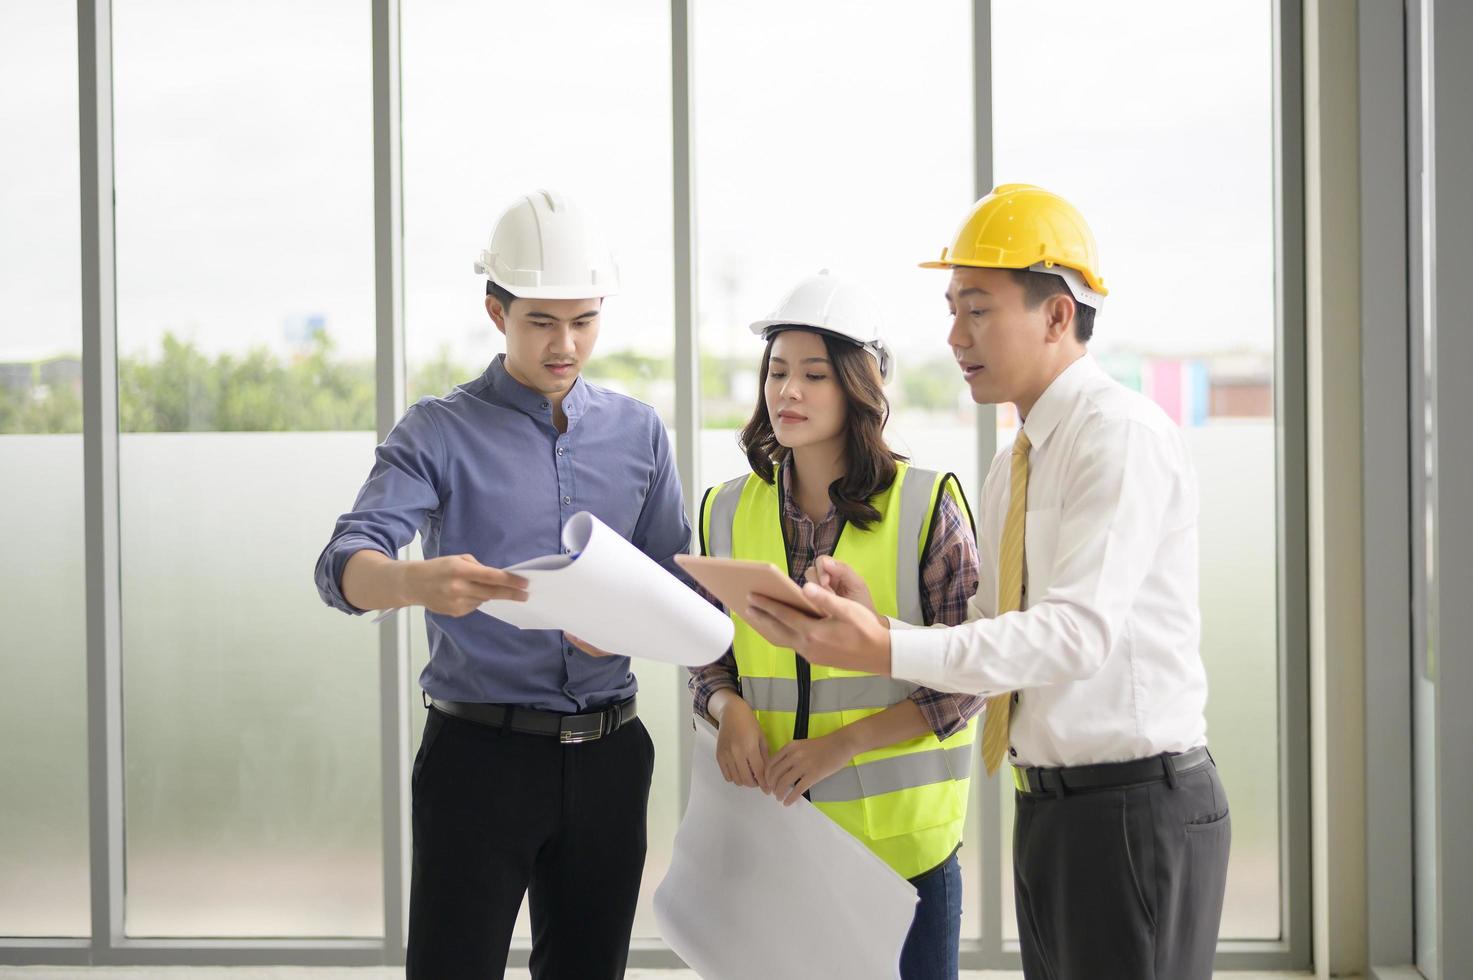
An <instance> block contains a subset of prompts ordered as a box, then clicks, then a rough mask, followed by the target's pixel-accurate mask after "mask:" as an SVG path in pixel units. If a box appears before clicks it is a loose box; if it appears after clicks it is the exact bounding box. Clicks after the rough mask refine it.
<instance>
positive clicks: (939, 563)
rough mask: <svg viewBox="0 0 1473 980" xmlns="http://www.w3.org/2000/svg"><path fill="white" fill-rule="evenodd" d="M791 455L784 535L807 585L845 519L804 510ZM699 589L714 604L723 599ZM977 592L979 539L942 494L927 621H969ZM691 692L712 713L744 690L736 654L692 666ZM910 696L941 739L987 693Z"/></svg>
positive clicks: (925, 575) (701, 709) (929, 560)
mask: <svg viewBox="0 0 1473 980" xmlns="http://www.w3.org/2000/svg"><path fill="white" fill-rule="evenodd" d="M791 468H792V464H791V460H788V461H785V462H784V464H783V467H782V481H783V494H782V500H783V511H782V522H783V534H784V536H785V537H786V539H787V541H788V544H789V551H788V566H789V569H790V571H791V574H792V576H793V581H794V582H797V583H798V584H799V585H802V584H803V582H804V580H805V579H804V576H805V575H807V573H808V567H809V566H810V565H812V564H813V563H814V561H816V560H817V559H818V557H819V556H820V555H831V554H833V552H834V545H835V544H837V543H838V540H839V532H840V530H841V529H842V524H841V522H840V520H839V516H838V514H837V512H835V510H834V509H833V508H832V507H830V508H829V512H828V514H827V515H826V516H825V517H824V519H823V520H821V521H819V522H818V523H817V524H815V523H814V522H813V521H812V520H810V519H809V518H808V515H806V514H804V513H803V511H802V510H801V509H799V507H798V505H797V503H796V502H795V501H794V500H793V494H792V493H791V486H792V482H791V474H790V470H791ZM696 588H697V589H698V590H699V591H701V592H702V594H704V595H705V596H706V598H707V599H708V600H710V601H711V602H712V603H713V604H715V605H717V606H720V605H721V603H720V601H719V600H717V599H716V598H715V597H714V596H712V595H710V594H709V593H707V592H705V590H704V589H701V588H700V586H699V585H697V586H696ZM976 592H977V542H976V540H975V538H974V537H973V535H972V528H971V525H970V524H969V523H968V522H967V519H966V518H965V517H964V516H962V512H961V509H960V508H959V507H957V505H956V501H954V500H952V499H951V495H950V494H942V496H941V506H940V507H939V508H938V511H937V515H936V526H935V528H934V529H933V531H932V533H931V541H930V543H929V544H928V545H927V547H926V553H925V555H924V557H923V560H922V562H921V613H922V615H923V616H924V617H925V620H926V622H925V625H926V626H930V625H932V624H934V623H944V624H945V625H947V626H956V625H958V624H960V623H964V622H966V620H967V603H968V602H969V601H970V600H971V598H972V596H973V595H974V594H976ZM690 689H691V693H692V694H693V695H694V696H695V710H696V713H697V714H700V715H706V714H707V711H706V705H707V703H708V702H709V701H710V700H711V696H712V695H713V694H715V693H716V692H717V691H724V690H731V691H739V690H741V688H740V686H739V685H738V683H737V665H736V656H735V655H734V654H733V653H732V652H731V651H730V650H728V651H727V652H726V653H725V655H723V656H722V658H721V659H720V660H718V661H716V662H715V663H713V664H709V665H707V666H705V667H694V668H692V669H691V678H690ZM910 699H911V700H912V701H914V702H915V703H916V707H918V708H920V709H921V714H923V715H925V716H926V722H927V724H929V725H930V726H931V730H932V731H934V732H935V733H936V737H937V738H938V739H944V738H947V737H948V736H951V735H955V734H956V733H957V732H959V731H961V730H962V728H964V727H965V726H966V724H967V722H968V721H970V720H971V719H972V717H973V716H974V715H976V714H977V712H979V711H981V710H982V706H983V705H984V704H985V703H986V700H987V699H986V698H981V697H974V696H972V695H966V694H947V693H944V692H941V691H933V690H931V689H930V688H926V687H922V688H918V689H917V690H916V691H915V692H914V693H912V694H911V696H910Z"/></svg>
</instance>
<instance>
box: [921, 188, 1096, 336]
mask: <svg viewBox="0 0 1473 980" xmlns="http://www.w3.org/2000/svg"><path fill="white" fill-rule="evenodd" d="M959 265H960V266H968V267H970V268H975V269H1032V270H1034V271H1037V272H1051V273H1053V274H1055V275H1058V276H1061V277H1062V278H1063V279H1064V282H1066V283H1068V285H1069V290H1070V292H1072V293H1073V294H1074V298H1075V300H1077V301H1078V302H1081V303H1084V304H1086V305H1088V306H1093V307H1095V308H1096V309H1098V308H1099V306H1100V300H1101V299H1103V297H1104V296H1106V295H1107V294H1108V293H1109V290H1108V289H1106V288H1105V280H1104V279H1103V278H1102V277H1101V276H1100V254H1099V250H1098V249H1097V248H1096V247H1095V236H1094V235H1093V234H1092V233H1091V232H1090V230H1089V225H1087V224H1086V223H1085V221H1084V215H1082V214H1080V213H1079V209H1078V208H1076V207H1074V205H1072V204H1070V203H1069V202H1068V201H1066V200H1064V199H1063V198H1062V197H1060V196H1059V195H1057V194H1052V193H1050V192H1049V191H1046V190H1044V189H1043V188H1042V187H1034V186H1033V185H1031V184H1003V185H1001V186H999V187H996V188H994V189H993V191H992V193H991V194H988V195H987V196H986V197H984V198H982V200H980V201H978V202H977V203H976V204H975V205H974V206H973V207H972V213H971V214H969V215H967V218H966V220H965V221H963V222H962V226H961V227H960V228H958V229H957V232H956V238H955V240H954V241H953V242H952V245H951V247H950V248H943V249H942V250H941V258H940V259H938V260H936V261H935V262H922V263H921V268H923V269H950V268H952V267H954V266H959ZM1066 270H1072V271H1073V272H1075V273H1077V275H1070V274H1068V271H1066Z"/></svg>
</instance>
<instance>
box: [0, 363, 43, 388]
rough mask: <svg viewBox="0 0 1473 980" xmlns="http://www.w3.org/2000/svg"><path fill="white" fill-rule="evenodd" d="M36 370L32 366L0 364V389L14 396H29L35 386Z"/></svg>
mask: <svg viewBox="0 0 1473 980" xmlns="http://www.w3.org/2000/svg"><path fill="white" fill-rule="evenodd" d="M35 378H36V369H35V365H33V364H17V363H15V362H11V363H9V364H0V389H4V390H5V391H9V392H14V393H16V394H21V395H25V394H29V393H30V391H31V388H32V387H33V386H34V385H35V383H36V381H35Z"/></svg>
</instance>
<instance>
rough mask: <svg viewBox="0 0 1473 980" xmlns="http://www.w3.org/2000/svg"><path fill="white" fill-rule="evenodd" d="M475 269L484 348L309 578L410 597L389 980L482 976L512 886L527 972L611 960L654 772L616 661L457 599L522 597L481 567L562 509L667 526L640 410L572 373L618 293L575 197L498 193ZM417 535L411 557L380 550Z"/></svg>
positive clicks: (362, 603)
mask: <svg viewBox="0 0 1473 980" xmlns="http://www.w3.org/2000/svg"><path fill="white" fill-rule="evenodd" d="M476 270H477V271H478V272H483V273H484V274H485V275H486V276H487V278H488V282H487V285H486V294H487V295H486V310H487V312H488V313H489V315H490V316H491V319H492V320H493V321H495V323H496V327H497V329H498V330H500V331H501V332H502V333H503V334H504V335H505V337H506V354H505V355H502V356H498V357H497V358H496V359H495V360H494V361H492V362H491V365H490V366H489V367H488V368H487V369H486V371H485V373H484V374H482V375H481V376H480V377H479V378H477V379H475V380H474V381H471V382H468V383H466V384H463V385H460V386H459V387H457V388H456V389H455V390H454V391H453V392H451V393H450V394H449V395H447V396H446V397H444V398H425V399H422V400H421V401H419V402H418V403H417V404H415V405H414V406H412V407H411V408H410V409H409V410H408V411H407V412H406V413H405V414H404V417H403V418H402V419H400V420H399V423H398V424H397V425H396V426H395V427H394V429H393V431H392V432H390V433H389V436H388V438H387V439H386V440H384V443H383V445H381V446H379V447H378V450H377V452H376V459H375V462H374V466H373V469H372V471H371V472H370V473H369V476H368V480H367V482H365V483H364V485H363V488H362V490H360V491H359V494H358V500H357V502H356V503H355V504H354V506H353V510H352V511H350V512H349V513H347V514H344V515H343V516H342V517H341V518H339V520H338V523H337V527H336V528H335V529H334V531H333V535H332V539H331V540H330V541H329V542H328V544H327V547H326V548H325V549H323V552H322V555H321V557H320V558H319V559H318V562H317V571H316V580H317V587H318V590H319V592H320V593H321V594H322V598H323V600H324V601H325V602H327V603H328V604H329V605H331V606H333V607H335V608H337V609H341V610H343V611H344V612H348V613H353V614H358V613H362V612H364V611H366V610H369V609H392V608H396V607H400V606H410V605H421V606H424V607H425V610H426V612H425V624H426V628H427V630H428V633H429V641H430V660H429V664H428V665H427V666H426V667H425V670H424V673H423V674H422V675H421V676H420V685H421V687H423V689H424V692H425V696H426V699H427V700H428V701H429V702H430V704H431V709H430V712H429V717H428V719H427V721H426V724H425V731H424V738H423V740H422V742H421V746H420V750H419V755H418V757H417V758H416V759H415V763H414V776H413V797H414V805H413V825H414V868H413V880H412V885H411V889H410V909H409V948H408V976H409V977H410V978H411V980H412V978H434V980H446V978H455V977H476V978H482V977H490V976H501V974H502V972H503V971H504V969H505V965H506V956H507V948H508V946H509V945H510V942H511V933H512V929H513V926H514V924H515V922H516V917H517V913H518V910H519V909H520V906H521V903H522V899H523V896H524V894H526V895H528V901H529V907H530V912H531V919H532V932H533V946H532V956H531V968H532V975H533V976H534V977H536V978H539V980H541V978H577V980H590V978H600V977H620V976H622V975H623V973H624V964H625V961H626V958H627V956H628V949H629V935H630V930H631V929H632V926H633V921H634V910H635V904H636V902H637V900H638V897H639V882H640V876H641V874H642V872H643V868H644V854H645V806H646V803H647V801H648V798H649V788H650V777H651V774H652V772H653V767H654V745H653V743H652V742H651V740H650V737H649V734H648V733H647V732H646V731H645V729H644V726H643V725H642V724H641V723H640V722H639V720H638V719H637V717H636V714H635V699H634V692H635V687H636V684H635V678H634V675H633V674H632V673H630V670H629V660H628V658H626V657H615V656H605V657H593V656H589V655H588V654H586V653H584V652H583V651H582V650H580V649H578V648H577V647H576V646H574V645H573V644H572V643H570V642H569V640H568V638H567V637H566V636H565V635H564V634H562V633H561V632H558V631H554V630H528V631H523V630H518V629H516V628H515V627H513V626H510V625H508V624H506V623H504V622H502V621H501V620H497V619H492V618H491V617H489V616H486V615H483V614H480V613H478V612H476V609H477V607H478V606H479V605H480V604H481V603H482V602H484V601H485V600H487V599H524V598H525V596H526V593H525V591H524V589H525V587H526V581H525V580H524V579H521V578H519V577H517V576H516V575H514V574H511V573H508V572H505V571H503V570H502V569H503V568H504V567H506V566H509V565H514V564H516V563H518V562H521V561H525V560H526V559H529V558H536V557H539V556H541V555H546V554H550V553H554V552H557V551H559V550H561V549H562V542H561V531H562V527H563V524H564V523H565V522H566V521H567V519H568V518H569V517H571V516H572V515H573V514H575V513H577V512H578V511H582V510H587V511H591V512H592V513H593V514H594V515H596V516H597V517H598V518H599V519H600V520H601V521H603V522H604V523H605V524H607V525H608V526H609V527H611V528H613V529H614V530H615V531H617V532H618V533H620V534H622V535H624V536H625V537H626V538H628V539H629V540H630V541H631V542H632V543H633V544H634V545H635V546H636V547H638V548H639V549H640V550H642V551H643V552H644V553H645V554H647V555H649V556H650V557H651V558H652V559H654V560H655V561H657V562H660V563H661V564H662V565H664V566H666V567H667V568H670V569H671V570H672V571H674V570H675V566H674V564H673V556H674V555H675V554H676V553H679V552H684V551H685V550H686V549H687V546H688V543H689V540H690V525H689V523H688V522H687V520H686V517H685V512H684V509H683V506H682V502H681V501H682V498H681V490H680V481H679V478H678V477H677V476H676V473H675V468H674V464H673V461H672V458H671V452H670V443H669V439H668V437H667V435H666V433H665V428H664V425H663V424H662V423H661V421H660V419H659V417H658V416H657V415H656V413H655V411H654V410H653V409H652V408H650V407H649V406H647V405H644V404H643V403H641V402H638V401H635V400H634V399H631V398H627V397H624V396H622V395H618V394H614V393H612V392H609V391H606V390H604V389H602V388H598V387H595V386H593V385H591V384H589V383H588V382H587V381H584V380H582V379H581V378H580V377H579V375H580V372H581V370H582V368H583V366H584V365H585V364H586V363H587V360H588V357H589V356H590V355H591V353H592V351H593V347H594V342H595V341H596V339H597V337H598V332H599V316H600V312H601V308H602V303H603V297H605V296H608V295H611V294H612V293H614V292H615V291H616V290H617V288H618V271H617V269H616V267H615V265H614V263H613V261H612V258H611V257H610V255H609V252H608V250H607V249H606V248H605V247H603V245H602V244H601V243H600V240H599V237H598V235H597V234H596V232H595V231H594V230H593V228H592V227H591V226H590V225H589V223H588V222H587V221H586V220H585V218H584V217H583V215H582V213H581V212H580V211H579V210H578V209H577V208H576V207H575V206H573V205H572V204H571V203H570V202H569V201H567V200H566V199H565V198H563V197H562V196H561V195H558V194H554V193H551V192H547V191H539V192H537V193H536V194H531V195H528V196H526V197H524V198H522V199H520V200H518V201H517V202H516V203H515V204H514V205H513V206H512V207H511V208H510V209H509V210H508V211H507V212H506V213H505V214H503V215H502V217H501V219H500V221H498V223H497V227H496V230H495V232H494V233H493V234H492V239H491V244H490V247H489V248H488V249H487V250H486V251H484V252H483V253H482V254H481V258H480V261H479V262H478V263H477V265H476ZM416 532H418V533H419V534H420V535H421V537H422V539H423V546H424V554H425V559H424V560H423V561H400V560H397V559H396V558H395V555H396V554H397V553H398V550H399V549H400V548H402V547H404V546H405V545H407V544H408V543H409V542H410V541H411V540H412V539H413V537H414V535H415V533H416Z"/></svg>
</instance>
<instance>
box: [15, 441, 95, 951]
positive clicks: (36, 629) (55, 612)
mask: <svg viewBox="0 0 1473 980" xmlns="http://www.w3.org/2000/svg"><path fill="white" fill-rule="evenodd" d="M0 497H3V499H4V506H3V507H0V541H3V542H4V546H3V552H0V553H3V555H4V558H3V560H0V690H3V691H6V692H7V696H6V706H5V710H4V711H0V797H3V800H4V802H3V804H0V807H3V810H4V816H3V817H0V827H3V829H0V935H6V936H86V935H88V934H89V933H90V932H91V931H92V929H91V927H92V924H91V913H90V911H89V907H88V901H89V895H90V891H89V885H88V871H87V852H88V846H87V667H86V625H87V624H86V615H85V609H84V604H83V596H82V584H83V554H84V545H83V540H82V437H81V436H80V435H0Z"/></svg>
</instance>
